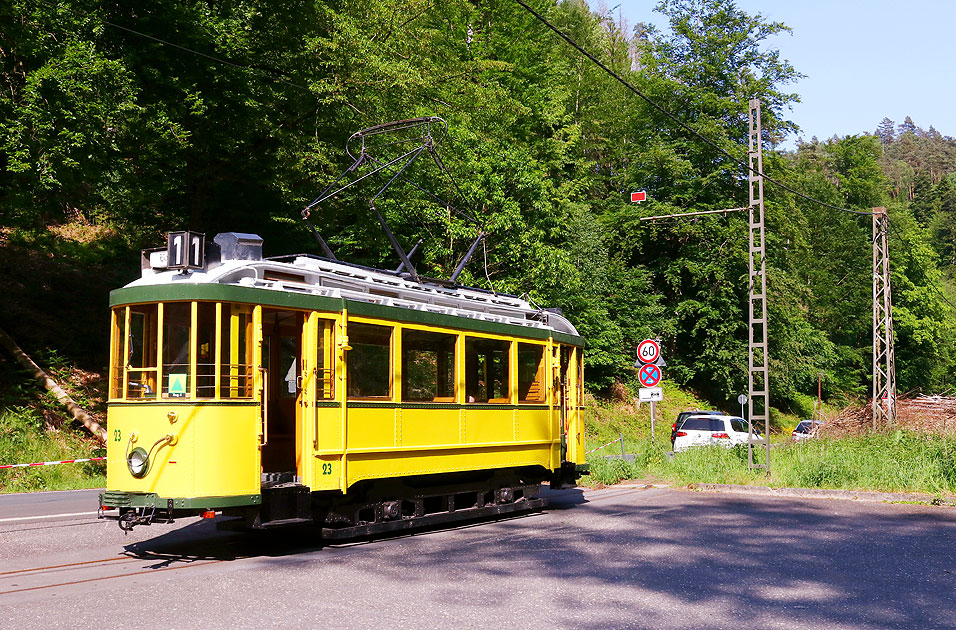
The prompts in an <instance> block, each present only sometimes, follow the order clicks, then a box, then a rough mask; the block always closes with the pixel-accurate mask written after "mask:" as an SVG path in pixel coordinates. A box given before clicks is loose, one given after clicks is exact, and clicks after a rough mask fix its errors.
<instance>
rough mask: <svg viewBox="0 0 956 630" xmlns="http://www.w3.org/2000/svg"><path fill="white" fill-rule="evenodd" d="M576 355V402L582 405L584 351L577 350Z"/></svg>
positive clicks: (581, 349)
mask: <svg viewBox="0 0 956 630" xmlns="http://www.w3.org/2000/svg"><path fill="white" fill-rule="evenodd" d="M577 355H578V401H577V404H578V405H579V406H580V405H583V404H584V349H583V348H578V349H577Z"/></svg>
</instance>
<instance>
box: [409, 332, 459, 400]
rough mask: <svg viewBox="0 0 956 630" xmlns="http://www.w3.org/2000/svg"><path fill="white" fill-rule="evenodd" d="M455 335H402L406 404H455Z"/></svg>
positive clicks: (423, 333) (421, 333) (422, 333)
mask: <svg viewBox="0 0 956 630" xmlns="http://www.w3.org/2000/svg"><path fill="white" fill-rule="evenodd" d="M455 340H456V336H455V335H446V334H441V333H430V332H424V331H420V330H403V331H402V400H404V401H410V402H454V401H455Z"/></svg>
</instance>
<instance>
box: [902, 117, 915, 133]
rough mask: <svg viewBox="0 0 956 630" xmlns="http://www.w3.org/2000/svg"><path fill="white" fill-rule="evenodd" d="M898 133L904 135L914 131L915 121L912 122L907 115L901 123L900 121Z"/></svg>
mask: <svg viewBox="0 0 956 630" xmlns="http://www.w3.org/2000/svg"><path fill="white" fill-rule="evenodd" d="M899 131H900V135H901V136H902V135H905V134H908V133H912V134H915V133H916V123H914V122H913V119H912V118H910V117H909V116H907V117H906V118H905V119H904V120H903V122H902V123H900V129H899Z"/></svg>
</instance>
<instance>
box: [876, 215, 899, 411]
mask: <svg viewBox="0 0 956 630" xmlns="http://www.w3.org/2000/svg"><path fill="white" fill-rule="evenodd" d="M889 232H890V220H889V218H888V217H887V215H886V208H873V428H874V429H876V428H877V427H880V426H887V425H891V424H895V423H896V352H895V351H894V349H893V300H892V296H891V293H890V250H889V245H888V241H889Z"/></svg>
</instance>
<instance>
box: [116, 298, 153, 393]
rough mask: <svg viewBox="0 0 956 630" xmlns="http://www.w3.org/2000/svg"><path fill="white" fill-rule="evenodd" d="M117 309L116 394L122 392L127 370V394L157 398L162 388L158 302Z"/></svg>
mask: <svg viewBox="0 0 956 630" xmlns="http://www.w3.org/2000/svg"><path fill="white" fill-rule="evenodd" d="M114 312H115V316H116V320H115V321H116V328H115V329H114V330H115V331H116V337H115V339H114V341H113V346H114V349H115V353H116V354H115V356H114V357H113V375H112V379H113V383H112V390H111V391H112V393H113V395H114V396H119V395H121V394H123V382H124V373H125V382H126V391H125V396H126V398H131V399H155V398H156V392H157V391H158V389H159V388H158V386H157V382H156V376H157V375H156V371H157V365H156V361H157V356H158V354H157V347H156V339H157V336H156V333H157V326H158V325H159V317H158V308H157V306H156V304H141V305H136V306H130V307H129V308H128V309H126V308H118V309H116V310H115V311H114ZM127 317H128V320H127Z"/></svg>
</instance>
